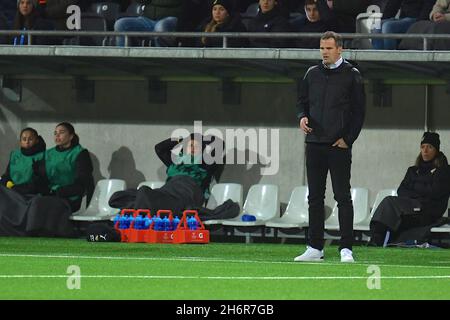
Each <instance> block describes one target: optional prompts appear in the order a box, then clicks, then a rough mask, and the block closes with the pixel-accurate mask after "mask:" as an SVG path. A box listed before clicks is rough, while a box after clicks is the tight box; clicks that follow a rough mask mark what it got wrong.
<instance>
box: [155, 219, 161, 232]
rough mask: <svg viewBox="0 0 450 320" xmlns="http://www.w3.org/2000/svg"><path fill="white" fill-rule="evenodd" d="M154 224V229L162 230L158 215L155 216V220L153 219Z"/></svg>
mask: <svg viewBox="0 0 450 320" xmlns="http://www.w3.org/2000/svg"><path fill="white" fill-rule="evenodd" d="M153 224H154V230H156V231H162V219H161V218H160V217H158V216H156V218H155V220H154V221H153Z"/></svg>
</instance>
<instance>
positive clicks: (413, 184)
mask: <svg viewBox="0 0 450 320" xmlns="http://www.w3.org/2000/svg"><path fill="white" fill-rule="evenodd" d="M439 157H441V162H442V163H443V166H441V167H438V168H436V167H435V166H434V165H433V163H423V164H421V165H420V166H412V167H409V168H408V170H407V171H406V175H405V178H404V179H403V181H402V183H401V184H400V186H399V188H398V190H397V194H398V196H399V197H404V198H409V199H416V200H418V201H419V202H420V204H421V205H422V208H421V209H422V210H421V211H422V212H423V213H424V214H425V215H429V216H430V219H429V220H430V221H433V220H438V219H439V218H441V217H442V215H443V214H444V212H445V211H446V210H447V207H448V199H449V196H450V170H449V166H448V163H447V159H446V157H445V156H444V155H443V154H442V153H441V154H440V156H439Z"/></svg>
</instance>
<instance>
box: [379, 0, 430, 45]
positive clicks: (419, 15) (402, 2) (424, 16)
mask: <svg viewBox="0 0 450 320" xmlns="http://www.w3.org/2000/svg"><path fill="white" fill-rule="evenodd" d="M435 2H436V1H435V0H388V1H387V3H386V6H385V8H384V11H383V19H382V20H381V28H380V29H375V30H373V31H372V33H383V34H389V33H406V32H407V31H408V29H409V27H410V26H411V25H412V24H414V22H416V21H420V20H428V19H429V17H428V16H429V14H430V11H431V9H432V8H433V5H434V3H435ZM399 10H400V15H399V16H398V19H397V18H395V17H396V16H397V13H398V12H399ZM399 40H400V39H372V46H373V47H374V49H385V50H395V49H397V45H398V42H399Z"/></svg>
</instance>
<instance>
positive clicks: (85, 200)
mask: <svg viewBox="0 0 450 320" xmlns="http://www.w3.org/2000/svg"><path fill="white" fill-rule="evenodd" d="M86 202H87V196H83V198H82V199H81V204H80V209H78V211H76V212H73V213H72V216H76V215H79V214H81V213H83V212H85V211H86Z"/></svg>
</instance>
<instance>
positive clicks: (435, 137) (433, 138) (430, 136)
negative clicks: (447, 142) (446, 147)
mask: <svg viewBox="0 0 450 320" xmlns="http://www.w3.org/2000/svg"><path fill="white" fill-rule="evenodd" d="M424 143H428V144H431V145H432V146H433V147H435V148H436V150H437V151H439V147H440V145H441V141H440V140H439V134H437V133H436V132H425V133H424V134H423V137H422V141H421V142H420V144H421V145H422V144H424Z"/></svg>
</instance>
